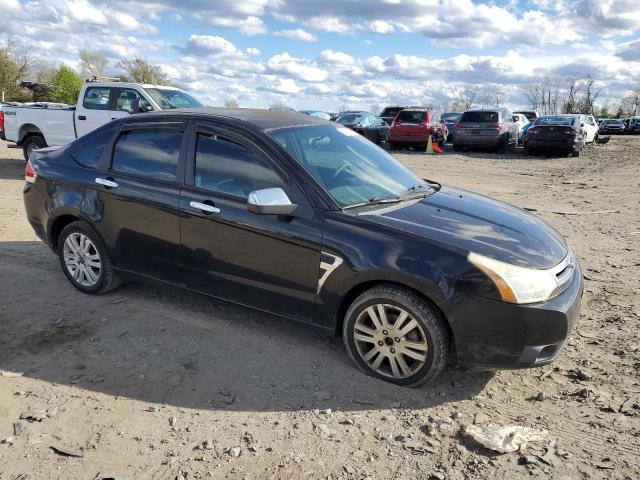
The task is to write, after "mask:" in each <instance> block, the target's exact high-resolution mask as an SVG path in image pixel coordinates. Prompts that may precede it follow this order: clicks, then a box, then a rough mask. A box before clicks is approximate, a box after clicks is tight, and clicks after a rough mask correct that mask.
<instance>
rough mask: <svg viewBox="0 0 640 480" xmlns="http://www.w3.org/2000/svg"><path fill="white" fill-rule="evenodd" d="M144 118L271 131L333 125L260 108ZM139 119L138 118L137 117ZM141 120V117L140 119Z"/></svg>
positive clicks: (173, 112) (167, 113) (176, 111)
mask: <svg viewBox="0 0 640 480" xmlns="http://www.w3.org/2000/svg"><path fill="white" fill-rule="evenodd" d="M139 115H140V116H142V115H144V118H158V117H159V118H162V117H164V116H168V117H176V116H178V117H179V116H182V115H184V116H188V117H196V116H197V117H205V118H207V117H208V118H217V119H228V120H237V121H240V122H244V123H248V124H251V125H253V126H254V127H257V128H258V129H259V130H270V129H273V128H284V127H300V126H306V125H326V124H333V122H330V121H329V120H323V119H321V118H317V117H310V116H309V115H304V114H302V113H293V112H279V111H276V110H262V109H258V108H224V107H205V108H184V109H183V108H178V109H170V110H161V111H158V112H149V113H143V114H139ZM136 117H137V116H136ZM138 118H140V117H138Z"/></svg>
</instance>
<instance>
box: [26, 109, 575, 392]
mask: <svg viewBox="0 0 640 480" xmlns="http://www.w3.org/2000/svg"><path fill="white" fill-rule="evenodd" d="M25 180H26V183H25V185H24V188H23V192H24V204H25V211H26V216H27V219H28V220H29V223H30V224H31V226H32V227H33V229H34V231H35V232H36V234H37V235H38V236H39V237H40V238H41V239H43V240H44V241H45V242H46V243H47V244H48V245H49V246H50V247H51V249H52V250H53V251H54V252H55V253H56V254H57V255H58V257H59V261H60V266H61V268H62V271H63V272H64V275H66V277H67V279H68V280H69V282H71V284H72V285H73V286H74V287H75V288H76V289H78V290H80V291H81V292H85V293H93V294H95V293H105V292H107V291H109V290H111V289H113V288H116V287H117V286H118V285H119V284H120V282H121V281H122V280H125V279H127V278H140V279H153V280H157V281H161V282H164V283H166V284H169V285H172V286H174V287H176V288H187V289H190V290H193V291H198V292H202V293H204V294H207V295H211V296H213V297H216V298H221V299H224V300H227V301H230V302H234V303H237V304H240V305H244V306H249V307H253V308H256V309H259V310H261V311H266V312H271V313H273V314H277V315H281V316H284V317H287V318H291V319H295V320H299V321H302V322H306V323H309V324H312V325H315V326H317V327H322V328H324V329H326V330H328V331H330V332H333V333H335V334H342V337H343V340H344V343H345V347H346V349H347V351H348V353H349V355H350V356H351V358H352V359H353V361H354V362H355V364H356V365H357V366H358V367H359V368H360V369H362V370H363V371H365V372H366V373H368V374H370V375H373V376H375V377H377V378H380V379H384V380H387V381H390V382H393V383H396V384H398V385H411V386H413V385H418V384H420V383H422V382H425V381H427V380H430V379H433V378H434V377H435V376H436V375H438V374H439V373H440V372H441V371H442V370H443V368H444V367H445V365H446V364H447V362H448V360H449V359H454V360H457V361H458V362H459V363H463V364H482V365H490V366H494V367H498V366H502V367H526V366H537V365H544V364H546V363H549V362H551V361H552V360H553V359H554V358H555V357H556V356H557V355H558V353H559V352H560V349H561V348H562V345H563V344H564V343H565V340H566V339H567V336H568V335H569V334H570V332H571V330H572V328H573V326H574V324H575V322H576V320H577V318H578V316H579V309H580V298H581V294H582V274H581V272H580V266H579V264H578V262H577V261H576V259H575V257H574V255H573V254H572V253H571V251H570V250H569V248H568V246H567V243H566V241H565V239H564V238H563V236H562V235H560V234H559V233H558V232H556V231H555V230H554V229H553V228H552V227H551V226H549V225H548V224H546V223H545V222H544V221H542V220H541V219H539V218H538V217H536V216H534V215H533V214H531V213H529V212H526V211H524V210H522V209H520V208H516V207H513V206H510V205H507V204H505V203H501V202H498V201H496V200H492V199H490V198H487V197H485V196H482V195H477V194H474V193H471V192H468V191H465V190H460V189H457V188H454V187H448V186H443V185H441V184H439V183H437V182H435V181H431V180H424V179H421V178H419V177H418V176H416V175H414V174H413V173H412V172H411V171H410V170H408V169H407V168H406V167H405V166H404V165H403V164H402V163H400V162H399V161H397V160H396V159H394V158H393V157H392V156H391V155H389V154H388V153H386V152H385V151H384V150H383V149H381V148H379V147H377V146H376V145H374V144H373V143H371V142H369V141H368V140H366V139H364V138H363V137H362V136H361V135H359V134H358V133H356V132H354V131H353V130H350V129H347V128H345V127H342V126H340V125H336V124H335V123H331V122H328V121H325V120H320V119H316V118H312V117H307V116H302V115H299V114H291V113H285V112H273V111H267V110H250V109H201V111H198V110H183V111H174V112H165V113H161V112H158V113H149V114H145V115H134V116H131V117H128V118H125V119H121V120H116V121H114V122H112V123H109V124H107V125H105V126H103V127H101V128H99V129H97V130H96V131H94V132H92V133H89V134H87V135H86V136H84V137H82V138H80V139H78V140H77V141H74V142H73V143H71V144H70V145H68V146H65V147H52V148H48V149H40V150H35V151H33V152H32V153H31V156H30V159H29V161H28V162H27V165H26V169H25ZM31 288H32V293H33V294H34V295H37V289H38V288H39V286H38V285H32V286H31ZM70 301H72V300H70ZM281 334H282V332H280V333H278V335H281ZM291 368H292V369H295V368H296V366H295V364H292V365H291Z"/></svg>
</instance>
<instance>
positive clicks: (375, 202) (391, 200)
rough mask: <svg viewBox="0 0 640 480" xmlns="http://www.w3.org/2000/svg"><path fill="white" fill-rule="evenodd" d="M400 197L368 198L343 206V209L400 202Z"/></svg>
mask: <svg viewBox="0 0 640 480" xmlns="http://www.w3.org/2000/svg"><path fill="white" fill-rule="evenodd" d="M399 202H400V199H399V198H396V197H393V198H389V197H382V198H372V199H371V200H367V201H366V202H360V203H354V204H353V205H347V206H346V207H342V210H349V209H351V208H358V207H368V206H370V205H384V204H386V203H399Z"/></svg>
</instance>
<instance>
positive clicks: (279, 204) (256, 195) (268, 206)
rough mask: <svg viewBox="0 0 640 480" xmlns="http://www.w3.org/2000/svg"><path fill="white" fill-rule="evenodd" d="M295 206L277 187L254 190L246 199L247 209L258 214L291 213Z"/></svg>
mask: <svg viewBox="0 0 640 480" xmlns="http://www.w3.org/2000/svg"><path fill="white" fill-rule="evenodd" d="M296 207H297V205H295V204H293V203H291V200H289V197H288V196H287V194H286V193H285V192H284V190H282V189H281V188H279V187H278V188H265V189H263V190H254V191H253V192H251V193H250V194H249V198H248V199H247V210H249V211H250V212H253V213H257V214H260V215H291V214H292V213H293V211H294V210H295V208H296Z"/></svg>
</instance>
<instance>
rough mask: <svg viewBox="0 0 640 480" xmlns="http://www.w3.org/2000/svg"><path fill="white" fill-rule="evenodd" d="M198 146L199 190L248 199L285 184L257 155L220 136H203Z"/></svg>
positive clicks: (197, 182) (197, 173)
mask: <svg viewBox="0 0 640 480" xmlns="http://www.w3.org/2000/svg"><path fill="white" fill-rule="evenodd" d="M197 142H198V143H197V146H196V168H195V173H196V178H195V184H196V186H197V187H202V188H208V189H211V190H216V191H218V192H224V193H229V194H231V195H238V196H242V197H248V196H249V193H251V192H252V191H254V190H260V189H263V188H272V187H281V188H284V186H285V185H284V182H283V181H282V180H281V179H280V177H279V176H278V175H277V174H276V173H275V172H274V171H273V170H272V169H271V168H270V167H269V165H268V164H267V163H266V162H265V161H264V160H263V159H262V158H261V157H260V156H259V155H258V154H256V153H254V152H252V151H251V150H248V149H247V148H245V147H243V146H242V145H239V144H237V143H235V142H233V141H231V140H226V139H224V138H221V137H219V136H217V135H212V134H205V133H199V134H198V140H197Z"/></svg>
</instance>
